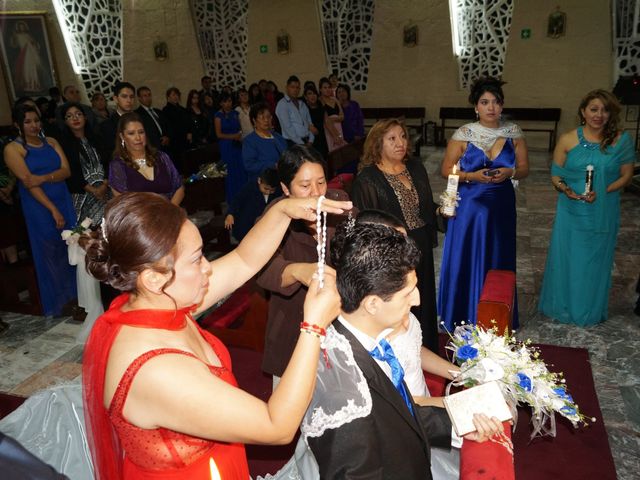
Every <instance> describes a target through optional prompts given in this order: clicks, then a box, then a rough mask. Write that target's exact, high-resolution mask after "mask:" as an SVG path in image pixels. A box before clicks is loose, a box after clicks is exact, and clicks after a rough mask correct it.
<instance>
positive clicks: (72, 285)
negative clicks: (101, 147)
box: [4, 105, 76, 316]
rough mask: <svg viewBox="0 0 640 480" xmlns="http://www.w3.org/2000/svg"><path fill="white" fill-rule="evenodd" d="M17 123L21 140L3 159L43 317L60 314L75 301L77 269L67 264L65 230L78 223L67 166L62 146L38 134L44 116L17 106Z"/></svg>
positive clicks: (6, 149) (10, 145) (12, 146)
mask: <svg viewBox="0 0 640 480" xmlns="http://www.w3.org/2000/svg"><path fill="white" fill-rule="evenodd" d="M13 121H14V124H15V125H16V127H18V129H19V131H20V136H19V137H18V138H16V140H14V141H13V142H11V143H10V144H9V145H7V146H6V147H5V152H4V154H5V161H6V163H7V166H8V167H9V169H10V170H11V171H12V172H13V174H14V175H15V176H16V178H17V179H18V180H19V182H18V188H19V192H20V201H21V203H22V212H23V214H24V219H25V223H26V224H27V231H28V232H29V243H30V244H31V255H32V256H33V263H34V265H35V269H36V276H37V279H38V290H39V292H40V302H41V303H42V310H43V312H42V313H43V314H44V315H47V316H49V315H60V314H61V313H62V307H63V306H64V305H66V304H67V303H68V302H69V301H71V300H73V299H74V298H75V297H76V272H75V267H72V266H71V265H69V261H68V256H67V245H66V244H65V243H64V241H63V240H62V238H61V236H60V233H61V232H62V229H64V228H67V229H70V228H72V227H74V226H75V224H76V212H75V210H74V208H73V202H72V201H71V194H70V193H69V190H68V189H67V185H66V183H65V180H66V179H67V178H68V177H69V175H70V170H69V163H68V162H67V159H66V157H65V155H64V152H63V151H62V147H60V145H59V144H58V142H57V141H56V140H55V139H53V138H49V137H44V136H41V135H40V132H41V124H40V114H39V112H38V111H37V109H36V108H35V107H33V106H31V105H19V106H17V107H16V108H15V110H14V112H13Z"/></svg>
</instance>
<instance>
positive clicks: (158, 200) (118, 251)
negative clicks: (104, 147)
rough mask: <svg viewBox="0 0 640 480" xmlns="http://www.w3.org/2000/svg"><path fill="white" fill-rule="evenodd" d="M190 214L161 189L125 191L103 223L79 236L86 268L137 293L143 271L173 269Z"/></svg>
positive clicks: (112, 284) (113, 202) (163, 272)
mask: <svg viewBox="0 0 640 480" xmlns="http://www.w3.org/2000/svg"><path fill="white" fill-rule="evenodd" d="M186 218H187V217H186V214H185V211H184V210H183V209H181V208H180V207H178V206H176V205H174V204H172V203H171V202H169V201H168V200H167V199H166V198H165V197H163V196H161V195H158V194H156V193H149V192H128V193H123V194H122V195H120V196H118V197H116V198H114V199H113V200H111V201H110V202H109V203H108V204H107V207H106V208H105V213H104V220H103V223H102V226H101V227H100V228H98V229H97V230H96V231H92V232H91V233H89V234H88V235H87V234H85V235H83V236H82V237H81V238H80V241H79V244H80V246H81V247H82V248H84V250H85V251H86V252H87V257H86V268H87V271H88V272H89V273H90V274H91V275H93V276H94V277H95V278H96V279H98V280H99V281H101V282H106V283H108V284H109V285H111V286H112V287H113V288H116V289H118V290H121V291H123V292H136V288H137V281H138V275H139V274H140V273H141V272H142V271H144V270H146V269H152V270H155V271H157V272H159V273H162V274H166V273H169V272H173V265H174V253H175V248H176V243H177V240H178V235H179V234H180V229H181V228H182V225H183V224H184V222H185V220H186ZM172 281H173V277H172V278H171V279H170V280H169V282H167V284H166V285H165V287H166V286H168V285H169V284H170V283H171V282H172Z"/></svg>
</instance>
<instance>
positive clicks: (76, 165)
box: [60, 102, 111, 225]
mask: <svg viewBox="0 0 640 480" xmlns="http://www.w3.org/2000/svg"><path fill="white" fill-rule="evenodd" d="M62 118H63V119H64V125H65V126H64V131H63V135H62V139H61V142H60V143H61V145H62V148H63V150H64V153H65V155H66V156H67V159H68V161H69V168H70V170H71V176H70V177H69V178H68V179H67V187H68V188H69V192H71V198H72V200H73V207H74V209H75V211H76V216H77V218H78V223H80V222H82V221H83V220H84V219H85V218H90V219H91V220H92V223H93V224H95V225H99V224H100V221H101V220H102V217H103V215H104V206H105V204H106V202H107V201H108V200H109V199H110V198H111V192H110V191H109V185H108V183H109V182H108V181H107V176H106V174H105V172H106V169H105V165H104V163H103V160H102V158H101V157H100V155H99V153H98V149H97V148H96V145H99V142H98V141H97V139H96V138H95V136H94V134H93V132H92V131H91V129H90V128H89V126H88V124H87V119H86V118H85V116H84V113H83V111H82V108H81V106H80V105H79V104H77V103H73V102H70V103H65V104H64V105H63V106H62Z"/></svg>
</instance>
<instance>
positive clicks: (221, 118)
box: [214, 93, 247, 204]
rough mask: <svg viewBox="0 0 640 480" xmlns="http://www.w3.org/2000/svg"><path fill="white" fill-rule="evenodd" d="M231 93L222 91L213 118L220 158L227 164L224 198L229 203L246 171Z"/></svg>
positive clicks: (240, 130) (239, 128)
mask: <svg viewBox="0 0 640 480" xmlns="http://www.w3.org/2000/svg"><path fill="white" fill-rule="evenodd" d="M232 107H233V102H232V99H231V95H230V94H228V93H223V94H222V95H221V96H220V110H218V111H217V112H216V116H215V119H214V122H215V128H216V137H218V145H219V147H220V158H221V159H222V162H223V163H224V164H225V165H226V166H227V176H226V177H225V179H224V189H225V199H226V201H227V204H231V201H232V200H233V198H234V197H235V196H236V195H237V194H238V192H239V191H240V190H242V187H243V186H244V184H245V183H247V172H246V171H245V169H244V164H243V163H242V143H241V140H242V129H241V127H240V118H239V116H238V112H236V111H235V110H233V108H232Z"/></svg>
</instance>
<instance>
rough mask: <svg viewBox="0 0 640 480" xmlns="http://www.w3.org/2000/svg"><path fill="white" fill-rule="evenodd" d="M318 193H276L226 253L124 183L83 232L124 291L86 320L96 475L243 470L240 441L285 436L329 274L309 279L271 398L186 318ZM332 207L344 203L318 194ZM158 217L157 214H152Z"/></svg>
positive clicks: (163, 203) (91, 263) (228, 288)
mask: <svg viewBox="0 0 640 480" xmlns="http://www.w3.org/2000/svg"><path fill="white" fill-rule="evenodd" d="M316 201H317V200H316V199H312V198H308V199H287V200H283V201H281V202H278V205H277V206H275V205H274V207H273V208H271V209H269V211H268V212H267V213H266V214H265V215H264V216H263V217H262V219H261V220H260V221H259V222H258V223H257V224H256V225H255V227H254V228H253V229H252V230H251V231H250V232H249V233H248V234H247V236H246V237H245V239H244V240H243V241H242V242H241V243H240V245H239V246H238V247H237V248H236V249H235V250H234V251H232V252H231V253H229V254H227V255H226V256H224V257H222V258H220V259H217V260H215V261H213V262H208V261H207V260H206V259H205V258H204V256H203V255H202V239H201V237H200V234H199V233H198V230H197V228H196V227H195V226H194V225H193V223H191V222H190V221H188V220H187V219H186V217H185V213H184V211H183V210H182V209H180V208H179V207H177V206H175V205H172V204H171V203H170V202H169V201H168V200H166V199H165V198H164V197H161V196H159V195H156V194H153V193H125V194H123V195H121V196H119V197H117V198H116V199H114V200H113V201H112V202H110V204H108V206H107V209H106V211H105V219H104V221H103V224H102V228H100V229H98V230H97V231H96V232H92V233H91V235H90V236H89V237H84V238H83V239H82V240H81V242H82V244H83V247H84V248H85V249H86V251H87V268H88V269H89V271H90V272H91V274H92V275H94V276H95V277H96V278H98V279H99V280H101V281H106V282H108V283H109V284H110V285H111V286H113V287H115V288H117V289H119V290H122V291H123V292H125V293H124V294H123V295H121V296H119V297H118V298H116V299H115V300H114V301H113V303H112V304H111V307H110V308H109V310H108V311H107V312H106V313H105V314H104V315H103V316H101V317H100V318H99V319H98V320H97V322H96V325H95V326H94V328H93V330H92V332H91V336H90V337H89V340H88V342H87V345H86V347H85V351H84V357H83V395H84V404H85V422H86V425H87V434H88V438H89V444H90V446H91V451H92V455H93V462H94V468H95V473H96V478H97V479H99V480H105V479H108V480H112V479H119V478H124V479H174V478H175V479H178V478H180V479H182V478H189V479H209V478H211V475H210V467H209V462H210V459H213V460H214V461H215V464H216V467H217V469H218V471H219V473H220V475H221V477H222V478H224V479H225V480H230V479H242V480H246V479H247V478H249V469H248V465H247V460H246V456H245V452H244V445H243V444H244V443H262V444H283V443H287V442H289V441H291V439H292V438H293V435H294V433H295V432H296V430H297V428H298V426H299V424H300V420H301V419H302V416H303V414H304V412H305V410H306V408H307V405H308V403H309V401H310V399H311V394H312V391H313V385H314V379H315V370H316V365H317V362H318V354H319V351H320V335H318V334H317V333H318V332H320V333H321V332H322V329H323V328H324V327H326V326H327V325H328V324H329V323H330V322H331V320H333V318H335V317H336V316H337V314H338V311H339V298H338V295H337V292H336V290H335V281H334V280H335V279H334V278H332V277H331V275H325V287H324V288H323V289H321V290H320V289H318V287H317V283H316V282H315V281H314V284H312V286H311V287H310V288H309V293H308V295H307V300H306V302H305V321H306V322H307V323H308V324H311V325H313V326H312V327H307V328H303V329H302V331H304V332H305V333H308V334H306V335H300V338H299V340H298V344H297V347H296V350H295V352H294V355H293V357H292V359H291V362H290V363H289V367H288V368H287V370H286V371H285V373H284V375H283V376H282V381H281V383H280V385H279V387H278V388H277V390H276V391H274V393H273V395H272V397H271V398H270V399H269V401H268V402H266V403H265V402H263V401H261V400H259V399H258V398H255V397H253V396H251V395H249V394H248V393H246V392H244V391H243V390H240V389H239V388H238V387H237V383H236V381H235V379H234V377H233V374H232V373H231V362H230V357H229V353H228V351H227V350H226V348H225V347H224V345H223V344H222V343H221V342H220V341H219V340H218V339H216V338H215V337H213V336H212V335H210V334H209V333H208V332H205V331H203V330H201V329H200V328H199V327H198V324H197V323H196V322H195V321H194V320H193V317H192V315H194V314H197V313H198V312H201V311H203V310H205V309H207V308H209V307H210V306H211V305H213V303H214V302H216V301H217V300H219V299H220V298H223V297H225V296H226V295H229V294H230V293H231V292H233V291H234V290H235V289H236V288H238V287H239V286H241V285H242V284H244V283H245V282H246V281H247V280H248V279H250V278H251V277H253V276H254V275H255V274H256V272H257V271H258V270H259V269H260V268H261V267H262V266H263V265H264V264H265V263H266V262H267V261H268V260H269V259H270V258H271V256H272V255H273V253H274V252H275V249H276V248H277V246H278V244H279V243H280V240H281V239H282V237H283V235H284V233H285V232H286V230H287V227H288V226H289V222H290V220H291V219H292V218H294V219H295V218H301V219H306V220H312V219H313V218H315V212H314V210H315V208H316ZM322 205H323V206H322V209H323V210H325V211H328V212H331V213H341V212H342V211H343V209H348V208H351V204H350V202H336V201H331V200H326V201H324V202H323V203H322ZM159 219H161V220H160V221H159Z"/></svg>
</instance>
